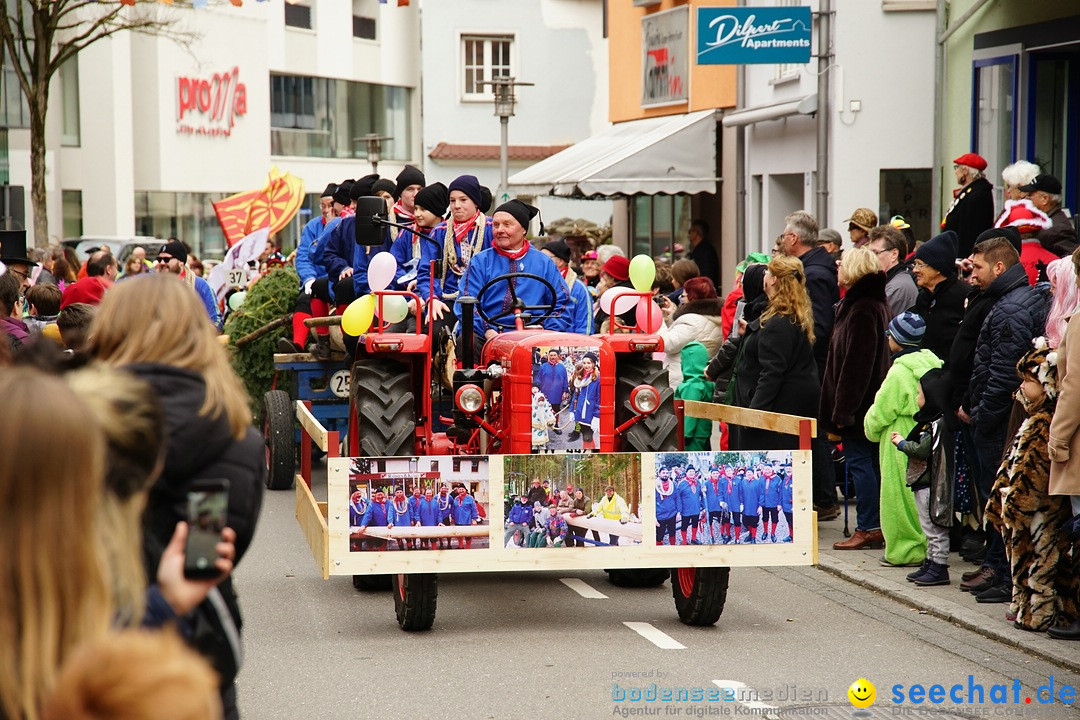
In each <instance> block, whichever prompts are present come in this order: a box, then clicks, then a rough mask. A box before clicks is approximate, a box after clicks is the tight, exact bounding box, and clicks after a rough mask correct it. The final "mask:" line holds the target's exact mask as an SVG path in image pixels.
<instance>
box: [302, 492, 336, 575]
mask: <svg viewBox="0 0 1080 720" xmlns="http://www.w3.org/2000/svg"><path fill="white" fill-rule="evenodd" d="M327 512H328V508H327V505H326V503H321V502H316V501H315V496H314V495H312V494H311V488H309V487H308V486H307V483H305V482H304V479H303V478H301V477H300V476H297V478H296V520H297V522H299V523H300V529H301V531H303V533H304V539H305V540H307V544H308V547H310V548H311V556H312V557H314V558H315V564H316V565H317V566H318V567H319V570H320V571H321V572H322V577H323V580H328V579H330V541H329V534H328V532H327V528H326V518H327Z"/></svg>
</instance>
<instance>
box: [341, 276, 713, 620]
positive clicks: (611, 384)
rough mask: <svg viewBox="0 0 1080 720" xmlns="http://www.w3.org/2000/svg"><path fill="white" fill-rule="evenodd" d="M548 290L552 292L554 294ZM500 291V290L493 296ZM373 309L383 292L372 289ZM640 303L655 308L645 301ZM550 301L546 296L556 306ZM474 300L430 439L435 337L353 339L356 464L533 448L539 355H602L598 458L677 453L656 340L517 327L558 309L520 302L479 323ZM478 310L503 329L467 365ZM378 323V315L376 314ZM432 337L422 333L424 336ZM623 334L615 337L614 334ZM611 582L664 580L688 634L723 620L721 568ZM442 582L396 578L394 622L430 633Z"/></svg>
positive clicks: (630, 333)
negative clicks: (444, 406) (445, 413)
mask: <svg viewBox="0 0 1080 720" xmlns="http://www.w3.org/2000/svg"><path fill="white" fill-rule="evenodd" d="M515 276H516V277H517V279H518V280H519V281H520V280H530V281H536V282H542V283H545V284H547V283H546V281H545V280H544V279H543V278H539V277H537V276H535V275H527V274H524V273H508V274H505V275H502V276H499V277H496V278H493V279H492V280H491V281H490V282H489V283H487V284H486V285H485V286H484V288H481V289H480V291H478V292H477V295H480V296H483V294H484V291H485V290H487V288H488V287H490V286H492V285H495V284H496V283H506V284H508V286H509V287H510V288H511V293H513V288H514V283H510V282H509V281H510V279H511V278H513V277H515ZM549 287H550V286H549ZM500 292H501V289H500ZM375 294H376V296H377V297H376V303H377V304H381V302H382V298H383V297H384V296H386V295H392V294H399V295H402V294H403V295H407V296H409V297H412V298H413V299H415V300H417V306H418V307H419V305H420V303H419V298H417V297H416V296H415V295H412V294H411V293H392V292H378V293H375ZM628 294H629V295H636V296H637V297H638V301H639V302H652V296H651V294H649V293H633V292H630V293H628ZM554 296H555V292H554V289H552V292H551V297H554ZM475 302H476V301H475V300H474V299H472V298H464V297H463V298H459V299H458V303H460V304H461V306H462V309H463V318H462V323H461V325H462V328H463V336H462V338H461V342H460V343H459V344H458V347H459V348H461V349H462V353H461V357H460V363H459V367H458V369H457V370H456V371H455V372H454V374H453V390H452V392H453V404H454V407H453V410H452V417H450V418H439V419H440V420H441V421H443V424H448V426H447V427H446V430H445V431H444V432H436V431H435V429H434V426H435V422H434V421H435V419H436V418H435V417H434V416H433V403H432V392H431V388H432V354H431V346H432V338H431V335H430V325H429V327H428V328H424V326H423V323H421V322H420V320H419V313H417V329H416V332H415V333H407V334H405V333H390V332H386V331H385V326H384V325H383V323H382V322H381V321H379V323H378V324H377V326H376V327H374V328H373V329H372V331H371V332H369V333H366V334H365V335H364V336H363V337H361V338H360V342H359V345H358V347H357V351H356V354H355V360H354V363H353V365H352V377H351V407H350V418H349V419H350V423H349V442H348V453H349V455H350V456H352V457H358V456H359V457H373V456H404V455H444V454H462V455H482V454H489V453H490V454H529V453H530V452H531V451H532V445H531V438H530V432H531V427H532V420H531V413H532V397H531V396H532V385H533V367H534V357H535V356H534V353H536V352H537V351H538V349H539V348H542V347H548V348H550V347H553V346H557V347H561V348H569V349H574V348H580V349H586V348H587V349H589V350H590V351H592V352H594V353H596V354H597V355H598V357H599V370H600V402H599V407H600V408H601V409H600V413H599V433H598V435H597V436H596V445H595V449H596V450H598V451H599V452H602V453H612V452H620V451H624V452H659V451H674V450H677V449H679V448H678V443H679V438H680V437H681V433H679V432H678V429H679V428H678V425H679V420H678V418H677V417H676V414H675V411H674V403H673V392H672V390H671V389H670V388H669V387H668V374H667V370H665V369H663V368H662V367H661V363H660V362H658V361H656V360H653V359H652V354H653V353H654V352H658V351H662V350H663V341H662V339H661V338H660V337H659V336H658V335H656V334H651V333H643V332H639V330H640V328H638V327H632V328H627V327H625V326H622V325H620V324H619V323H618V322H617V320H616V319H615V318H614V317H613V318H612V332H610V333H609V334H606V335H593V336H587V335H579V334H574V333H562V332H550V331H547V330H543V329H524V328H523V317H524V316H525V315H528V317H529V318H530V322H538V321H539V320H541V319H542V318H543V317H545V316H546V315H547V314H550V313H552V312H554V311H555V308H554V303H552V305H551V306H550V307H527V306H525V305H524V304H523V303H522V302H521V301H520V300H519V299H518V298H517V297H516V295H514V296H513V302H512V304H511V308H510V309H509V310H508V311H506V312H504V313H502V314H500V315H498V316H495V317H488V316H486V315H484V314H483V312H482V311H481V310H480V308H479V306H477V305H475ZM474 310H475V311H476V312H480V314H481V317H483V319H484V321H485V322H486V323H487V325H488V326H492V327H499V328H501V329H502V330H504V332H502V333H501V334H500V335H498V336H497V337H494V338H492V339H491V340H489V341H488V342H486V343H485V344H484V345H483V349H482V352H481V356H480V358H479V359H478V360H479V361H478V362H474V358H473V357H472V355H473V349H472V348H473V338H472V327H473V325H472V312H473V311H474ZM379 315H380V316H381V312H380V313H379ZM425 330H427V332H425ZM615 330H619V332H615ZM607 572H608V574H609V579H610V581H611V582H613V583H615V584H616V585H622V586H637V587H651V586H656V585H659V584H660V583H662V582H663V581H664V580H665V579H667V578H668V577H669V576H670V578H671V580H672V587H673V595H674V598H675V603H676V607H677V609H678V612H679V617H680V619H682V621H683V622H685V623H688V624H691V625H711V624H713V623H715V622H716V621H717V619H718V618H719V616H720V614H721V612H722V611H723V606H724V600H725V597H726V593H727V582H728V568H726V567H724V568H696V569H695V568H682V569H677V570H668V569H620V570H615V569H613V570H608V571H607ZM377 577H378V576H354V579H353V582H354V585H355V586H356V587H357V588H369V589H373V588H375V587H376V586H378V585H379V584H383V585H384V586H385V583H386V580H385V578H384V579H382V581H381V583H380V582H379V580H378V579H377ZM437 577H438V576H437V575H436V574H434V573H429V574H413V575H396V576H393V577H392V578H391V581H390V584H391V585H392V588H393V591H394V602H395V608H396V611H397V618H398V622H399V624H400V625H401V627H402V628H404V629H406V630H422V629H427V628H430V627H431V625H432V623H433V622H434V618H435V603H436V597H437V592H438V586H437Z"/></svg>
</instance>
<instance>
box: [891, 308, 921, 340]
mask: <svg viewBox="0 0 1080 720" xmlns="http://www.w3.org/2000/svg"><path fill="white" fill-rule="evenodd" d="M886 334H887V335H888V336H889V337H891V338H892V339H893V340H895V341H896V344H897V345H899V346H900V347H906V348H913V347H919V344H920V343H922V339H923V335H925V334H926V321H925V320H923V318H922V316H921V315H916V314H915V313H913V312H902V313H900V314H899V315H897V316H896V317H894V318H893V319H892V322H890V323H889V329H888V330H887V331H886Z"/></svg>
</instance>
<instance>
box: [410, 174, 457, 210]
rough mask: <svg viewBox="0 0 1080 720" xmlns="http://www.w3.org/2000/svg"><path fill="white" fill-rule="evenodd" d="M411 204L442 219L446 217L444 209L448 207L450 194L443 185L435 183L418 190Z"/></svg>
mask: <svg viewBox="0 0 1080 720" xmlns="http://www.w3.org/2000/svg"><path fill="white" fill-rule="evenodd" d="M406 187H407V186H406ZM413 203H414V204H415V205H419V206H420V207H422V208H424V209H425V210H427V211H428V212H429V213H433V214H435V215H438V216H439V217H443V216H444V215H446V208H448V207H449V206H450V192H449V191H448V190H447V189H446V186H445V185H443V184H442V183H441V182H437V183H435V184H434V185H428V186H427V187H425V188H422V189H421V190H419V191H418V192H417V193H416V198H415V199H414V200H413Z"/></svg>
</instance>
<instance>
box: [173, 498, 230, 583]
mask: <svg viewBox="0 0 1080 720" xmlns="http://www.w3.org/2000/svg"><path fill="white" fill-rule="evenodd" d="M228 508H229V481H228V480H224V479H222V480H199V481H197V482H195V483H194V484H193V485H192V486H191V489H190V490H188V494H187V523H188V536H187V542H186V543H185V545H184V577H186V578H190V579H193V580H199V579H207V578H215V577H217V576H218V575H220V574H221V572H220V571H219V570H218V569H217V568H216V567H214V563H215V562H216V561H217V559H218V554H217V550H215V546H216V545H217V544H218V542H220V541H221V531H222V530H224V529H225V521H226V513H227V511H228Z"/></svg>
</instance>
